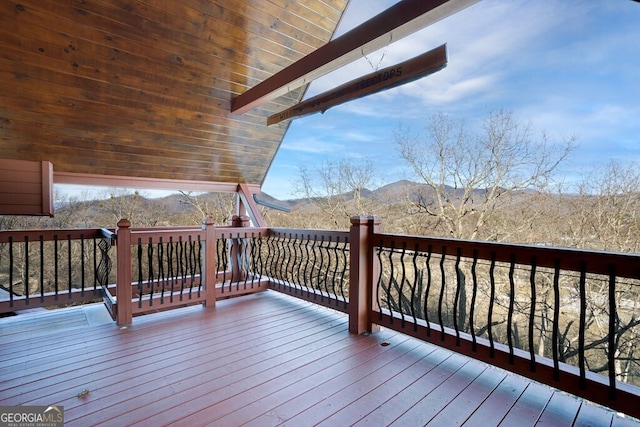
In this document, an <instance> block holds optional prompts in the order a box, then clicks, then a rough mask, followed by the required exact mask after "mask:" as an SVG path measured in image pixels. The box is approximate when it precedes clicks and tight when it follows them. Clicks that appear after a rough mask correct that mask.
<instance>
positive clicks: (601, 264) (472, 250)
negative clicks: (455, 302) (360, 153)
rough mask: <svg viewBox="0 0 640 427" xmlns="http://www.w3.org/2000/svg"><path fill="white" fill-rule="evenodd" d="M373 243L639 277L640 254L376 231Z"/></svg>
mask: <svg viewBox="0 0 640 427" xmlns="http://www.w3.org/2000/svg"><path fill="white" fill-rule="evenodd" d="M372 242H373V245H374V246H382V247H386V248H397V249H400V248H405V249H407V250H416V251H423V252H428V251H429V250H430V251H431V252H433V253H440V254H445V255H452V256H457V255H460V256H461V257H466V258H474V257H476V258H477V259H484V260H495V261H499V262H514V263H515V264H527V265H530V264H531V263H532V260H533V259H535V265H536V266H538V267H550V268H555V267H559V268H561V269H563V270H572V271H583V269H584V271H585V273H594V274H604V275H610V274H615V275H616V276H618V277H626V278H640V254H631V253H620V252H603V251H593V250H582V249H572V248H556V247H548V246H534V245H524V244H511V243H497V242H483V241H475V240H474V241H470V240H457V239H445V238H433V237H421V236H408V235H401V234H384V233H374V235H373V240H372Z"/></svg>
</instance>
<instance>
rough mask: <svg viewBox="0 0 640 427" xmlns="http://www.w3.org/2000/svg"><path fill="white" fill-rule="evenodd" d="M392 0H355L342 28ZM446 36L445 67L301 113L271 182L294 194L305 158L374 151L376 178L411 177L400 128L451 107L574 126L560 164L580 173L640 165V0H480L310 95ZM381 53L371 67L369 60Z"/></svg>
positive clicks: (279, 193)
mask: <svg viewBox="0 0 640 427" xmlns="http://www.w3.org/2000/svg"><path fill="white" fill-rule="evenodd" d="M393 3H396V1H390V0H351V2H350V4H349V7H348V9H347V12H346V15H345V17H344V18H343V21H342V25H343V26H342V28H341V30H342V32H344V31H346V30H348V29H350V28H352V27H353V26H355V25H357V24H359V23H361V22H363V21H365V20H366V19H368V18H370V17H371V16H373V15H375V14H376V13H378V12H380V11H382V10H384V9H385V8H387V7H389V6H390V5H392V4H393ZM442 43H447V49H448V56H449V58H448V59H449V62H448V66H447V68H445V69H444V70H442V71H440V72H438V73H436V74H433V75H431V76H428V77H425V78H423V79H421V80H418V81H415V82H412V83H409V84H407V85H404V86H401V87H398V88H394V89H391V90H388V91H386V92H382V93H379V94H376V95H371V96H368V97H365V98H362V99H359V100H356V101H351V102H349V103H346V104H343V105H340V106H337V107H334V108H332V109H330V110H328V111H327V112H325V113H324V114H315V115H312V116H307V117H303V118H299V119H295V120H293V122H292V124H291V126H290V127H289V130H288V132H287V135H286V136H285V139H284V141H283V143H282V146H281V148H280V150H279V152H278V154H277V156H276V158H275V160H274V162H273V164H272V166H271V169H270V171H269V174H268V176H267V179H266V180H265V182H264V185H263V191H264V192H266V193H268V194H270V195H272V196H274V197H277V198H280V199H287V198H292V197H295V195H294V194H293V193H292V185H291V182H292V179H294V178H295V176H296V175H297V173H298V171H299V168H300V166H302V165H307V166H308V165H311V164H313V163H314V162H318V161H322V160H340V159H344V158H360V157H367V158H369V159H371V160H372V161H373V163H374V164H375V165H376V167H377V168H379V170H380V171H381V173H380V178H379V183H380V184H383V183H388V182H393V181H395V180H398V179H405V178H408V179H411V176H410V175H408V170H407V168H406V166H405V165H404V164H403V162H402V160H400V158H399V155H398V154H397V152H396V147H395V144H394V141H393V132H394V130H396V129H397V128H398V127H399V126H400V125H402V126H403V127H410V128H411V129H412V130H413V131H420V129H421V128H422V127H423V126H424V123H425V119H426V118H427V117H428V116H429V115H430V114H432V113H434V112H438V111H443V112H446V113H449V114H451V115H454V116H456V117H460V118H465V120H467V121H468V122H471V124H473V122H474V121H479V120H481V118H482V117H484V116H485V115H486V114H487V112H489V111H490V110H495V109H499V108H505V109H508V110H512V111H513V112H514V114H515V116H516V117H517V118H518V119H519V120H521V121H523V122H531V124H532V125H533V128H534V129H535V130H536V132H542V131H543V130H544V131H546V132H547V133H548V134H549V135H550V136H551V137H552V138H554V139H556V140H558V141H560V140H562V138H565V137H570V136H576V137H577V145H578V147H577V149H576V150H574V152H573V153H572V154H571V157H570V158H569V159H568V160H567V161H566V162H565V163H564V165H563V171H562V172H563V173H564V174H565V176H566V177H567V178H568V179H569V180H572V179H573V180H577V179H579V177H580V176H583V175H585V174H589V173H590V172H591V171H592V170H593V169H594V168H598V167H600V166H604V165H605V164H606V163H608V162H609V161H610V160H622V161H634V162H637V163H638V164H639V165H640V4H639V3H637V2H634V1H631V0H536V1H530V0H528V1H525V0H481V1H480V2H479V3H477V4H475V5H473V6H471V7H469V8H467V9H465V10H463V11H461V12H459V13H457V14H455V15H453V16H451V17H448V18H446V19H444V20H442V21H440V22H438V23H436V24H435V25H432V26H430V27H428V28H425V29H424V30H422V31H420V32H418V33H416V34H413V35H412V36H409V37H406V38H404V39H402V40H399V41H397V42H395V43H393V44H391V45H389V46H387V47H385V48H383V49H381V50H379V51H377V52H374V53H371V54H370V55H367V58H362V59H361V60H359V61H356V62H354V63H352V64H350V65H348V66H346V67H343V68H341V69H339V70H337V71H335V72H333V73H331V74H329V75H327V76H324V77H322V78H320V79H318V80H316V81H314V82H313V83H312V84H311V87H310V88H309V90H308V92H307V97H310V96H313V95H315V94H318V93H321V92H324V91H326V90H330V89H332V88H334V87H335V86H338V85H340V84H342V83H344V82H346V81H350V80H352V79H355V78H357V77H358V76H361V75H364V74H368V73H370V72H372V71H373V70H374V68H373V67H375V66H377V67H379V68H384V67H388V66H391V65H393V64H396V63H399V62H402V61H404V60H406V59H409V58H411V57H414V56H416V55H418V54H420V53H423V52H425V51H427V50H430V49H432V48H434V47H437V46H439V45H440V44H442ZM372 64H373V67H372Z"/></svg>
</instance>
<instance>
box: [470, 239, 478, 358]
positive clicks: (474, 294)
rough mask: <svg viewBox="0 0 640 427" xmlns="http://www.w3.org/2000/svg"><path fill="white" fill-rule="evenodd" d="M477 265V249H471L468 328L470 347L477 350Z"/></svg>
mask: <svg viewBox="0 0 640 427" xmlns="http://www.w3.org/2000/svg"><path fill="white" fill-rule="evenodd" d="M477 266H478V250H477V249H474V250H473V262H472V264H471V278H472V281H473V290H472V291H471V308H470V309H469V330H470V332H471V349H472V350H473V351H478V343H477V340H476V328H475V322H474V318H475V311H476V298H477V296H478V274H477V270H476V267H477Z"/></svg>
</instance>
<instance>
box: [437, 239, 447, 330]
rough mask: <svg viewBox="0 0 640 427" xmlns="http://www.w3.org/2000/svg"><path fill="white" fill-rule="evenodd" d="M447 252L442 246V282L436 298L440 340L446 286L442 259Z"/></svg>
mask: <svg viewBox="0 0 640 427" xmlns="http://www.w3.org/2000/svg"><path fill="white" fill-rule="evenodd" d="M446 253H447V247H446V246H443V247H442V257H441V258H440V274H441V275H442V276H441V281H442V284H441V286H440V297H439V299H438V321H439V322H440V340H441V341H444V322H443V321H442V302H443V301H444V291H445V287H446V277H445V272H444V260H445V257H446Z"/></svg>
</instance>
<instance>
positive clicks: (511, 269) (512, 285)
mask: <svg viewBox="0 0 640 427" xmlns="http://www.w3.org/2000/svg"><path fill="white" fill-rule="evenodd" d="M510 258H511V260H510V262H509V311H508V312H507V343H508V345H509V363H511V364H513V363H514V362H515V360H514V355H513V336H512V335H513V311H514V305H515V301H516V295H515V294H516V284H515V280H514V279H513V273H514V271H515V260H516V256H515V254H513V253H512V254H511V257H510Z"/></svg>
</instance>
